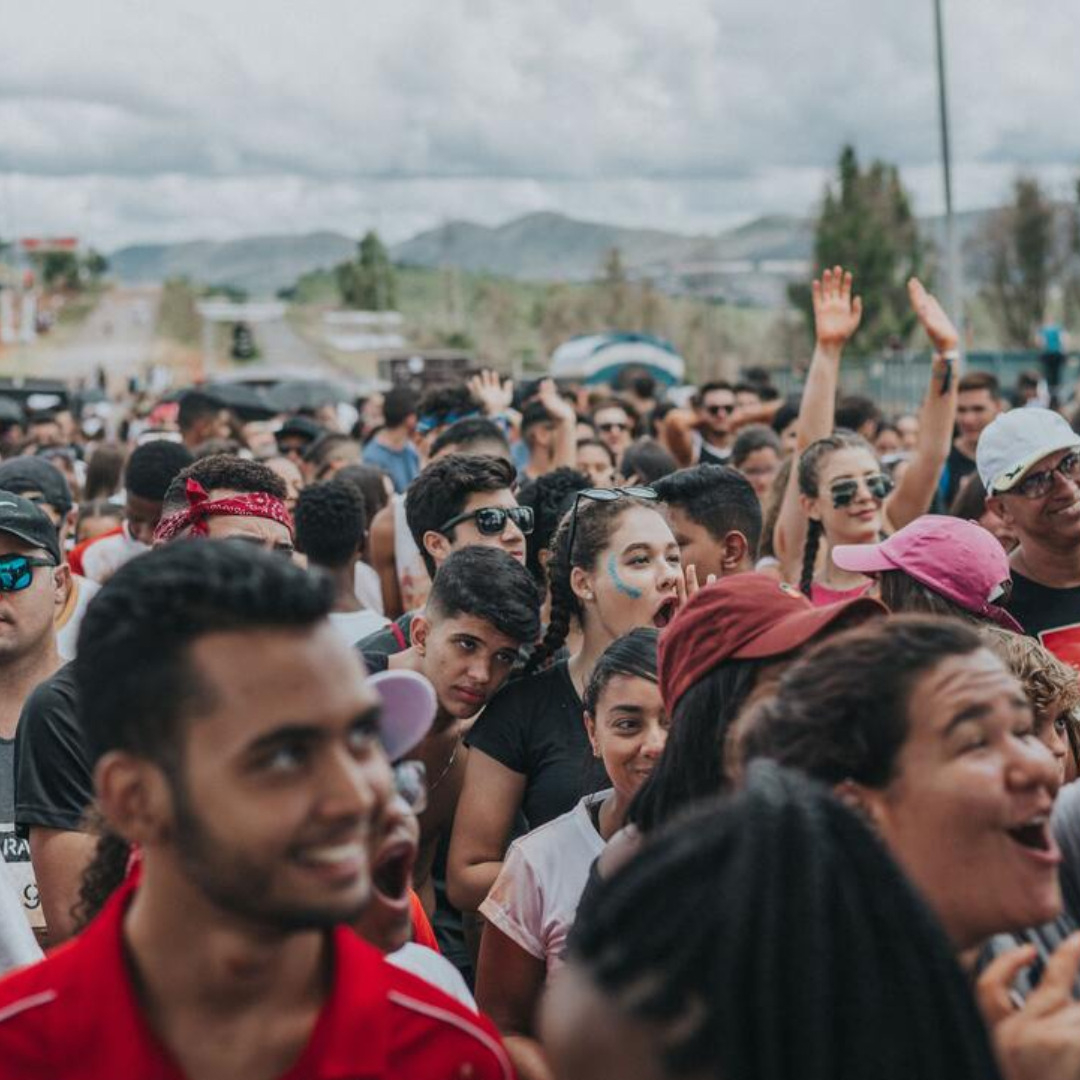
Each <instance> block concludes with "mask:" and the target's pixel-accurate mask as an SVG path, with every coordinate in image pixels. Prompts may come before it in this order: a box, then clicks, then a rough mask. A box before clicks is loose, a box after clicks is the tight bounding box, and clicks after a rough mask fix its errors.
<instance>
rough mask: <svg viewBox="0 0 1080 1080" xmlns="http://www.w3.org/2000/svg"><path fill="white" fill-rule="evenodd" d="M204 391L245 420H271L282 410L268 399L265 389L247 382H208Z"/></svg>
mask: <svg viewBox="0 0 1080 1080" xmlns="http://www.w3.org/2000/svg"><path fill="white" fill-rule="evenodd" d="M202 392H203V393H204V394H206V395H207V396H208V397H211V398H213V399H214V400H215V401H217V402H218V403H220V404H221V405H222V406H224V407H225V408H226V409H232V411H233V412H234V413H236V415H237V416H238V417H239V418H240V419H241V420H243V421H245V422H246V421H248V420H269V419H270V417H272V416H276V415H277V413H278V412H280V411H281V410H280V409H276V408H274V406H273V405H271V404H270V403H269V402H268V401H267V400H266V394H265V392H264V391H263V390H260V389H259V388H258V387H256V386H248V385H247V383H224V382H223V383H207V384H206V385H205V386H204V387H202Z"/></svg>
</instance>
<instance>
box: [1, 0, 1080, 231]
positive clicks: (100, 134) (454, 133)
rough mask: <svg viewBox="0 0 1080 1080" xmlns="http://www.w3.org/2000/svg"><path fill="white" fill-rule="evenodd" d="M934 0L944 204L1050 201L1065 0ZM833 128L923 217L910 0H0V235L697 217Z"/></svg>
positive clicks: (805, 168)
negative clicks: (944, 129) (948, 165)
mask: <svg viewBox="0 0 1080 1080" xmlns="http://www.w3.org/2000/svg"><path fill="white" fill-rule="evenodd" d="M943 3H944V6H945V9H946V31H947V37H948V44H949V63H950V71H949V78H950V93H951V112H952V119H953V126H954V143H955V150H954V155H955V162H956V170H957V171H956V179H955V188H956V196H957V202H958V205H959V206H960V207H961V208H967V207H972V208H973V207H980V206H987V205H993V204H994V203H996V202H998V201H1000V200H1001V199H1002V198H1003V196H1004V195H1005V193H1006V192H1007V190H1008V187H1009V184H1010V182H1011V180H1012V179H1013V178H1014V177H1015V175H1016V174H1017V172H1018V171H1020V170H1021V169H1024V170H1028V171H1034V172H1036V173H1038V174H1039V175H1040V176H1041V177H1042V178H1043V179H1044V180H1045V181H1046V182H1047V184H1048V185H1049V186H1051V188H1052V189H1053V190H1055V192H1057V193H1059V194H1061V195H1062V196H1064V195H1066V194H1067V193H1068V190H1069V185H1070V177H1072V176H1073V175H1075V174H1076V173H1077V172H1080V123H1077V121H1076V109H1077V105H1078V104H1080V63H1077V62H1076V45H1077V41H1078V38H1080V34H1078V29H1080V27H1078V18H1080V17H1078V15H1077V10H1076V3H1075V0H1041V2H1040V3H1038V4H1034V3H1016V2H1015V0H943ZM845 141H852V142H854V143H855V145H856V147H857V148H858V150H859V153H860V155H862V156H863V157H871V156H882V157H885V158H886V159H888V160H891V161H896V162H898V163H899V164H900V165H901V166H902V167H903V171H904V175H905V177H906V179H907V181H908V183H909V185H910V187H911V188H912V190H913V191H914V192H915V195H916V205H917V209H918V210H919V212H921V213H933V212H936V211H938V210H940V208H941V206H942V196H941V182H940V174H939V169H938V164H937V163H938V127H937V99H936V81H935V69H934V43H933V20H932V6H931V0H906V2H903V3H900V2H897V0H816V2H813V3H808V2H806V0H665V2H662V3H656V0H593V2H592V3H591V4H582V3H580V2H579V0H528V2H525V0H393V2H387V3H384V2H381V0H380V2H375V0H308V2H307V3H304V4H291V5H285V4H276V3H273V2H268V0H213V2H211V0H200V2H196V0H168V2H166V3H140V2H137V0H94V2H93V3H86V2H85V0H78V2H76V0H49V2H48V3H34V2H29V0H0V235H6V236H10V235H12V233H13V232H17V233H18V234H20V235H28V234H35V233H53V234H55V233H78V234H80V235H82V236H84V237H86V238H88V239H89V240H91V241H92V242H95V243H97V244H98V245H99V246H101V247H104V248H105V249H112V248H114V247H116V246H118V245H121V244H124V243H129V242H132V241H143V240H178V239H191V238H197V237H215V238H225V237H234V236H243V235H248V234H253V233H258V232H303V231H307V230H311V229H317V228H330V229H337V230H340V231H343V232H346V233H351V234H359V233H360V232H362V231H363V230H364V229H366V228H368V227H370V226H375V227H377V228H379V229H380V231H381V232H382V233H383V234H384V235H385V236H387V237H388V238H390V239H392V240H398V239H404V238H405V237H407V236H409V235H411V234H413V233H414V232H416V231H418V230H420V229H423V228H427V227H430V226H433V225H437V224H439V223H440V222H441V221H444V220H446V219H449V218H468V219H471V220H475V221H481V222H485V223H489V224H496V223H498V222H501V221H504V220H507V219H508V218H511V217H513V216H515V215H518V214H522V213H527V212H529V211H533V210H542V209H543V210H547V209H553V210H560V211H563V212H566V213H570V214H573V215H576V216H580V217H586V218H591V219H599V220H606V221H615V222H620V223H625V224H634V225H652V226H656V227H660V228H667V229H677V230H682V231H687V232H715V231H718V230H720V229H722V228H725V227H728V226H730V225H732V224H737V223H739V222H741V221H745V220H748V219H750V218H752V217H754V216H756V215H758V214H761V213H770V212H789V213H805V212H808V211H809V210H811V209H812V207H813V205H814V203H815V201H816V200H817V199H818V198H819V197H820V194H821V190H822V184H823V182H824V178H825V177H826V175H827V173H828V169H829V166H830V165H831V163H832V162H833V161H834V160H835V158H836V154H837V152H838V149H839V147H840V146H841V144H842V143H843V142H845Z"/></svg>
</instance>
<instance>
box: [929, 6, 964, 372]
mask: <svg viewBox="0 0 1080 1080" xmlns="http://www.w3.org/2000/svg"><path fill="white" fill-rule="evenodd" d="M941 3H942V0H934V37H935V41H936V43H937V76H938V117H939V121H940V124H941V169H942V175H943V178H944V181H945V274H946V294H945V296H946V304H947V306H948V310H949V314H950V315H951V316H952V319H953V321H954V322H955V323H956V328H957V329H958V330H959V331H960V355H961V358H962V357H963V353H964V302H963V291H962V287H961V280H960V249H959V243H958V239H957V235H956V220H955V219H954V217H953V198H952V152H951V149H950V146H949V100H948V94H947V92H946V87H945V30H944V26H943V23H942V18H941Z"/></svg>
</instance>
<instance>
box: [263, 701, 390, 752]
mask: <svg viewBox="0 0 1080 1080" xmlns="http://www.w3.org/2000/svg"><path fill="white" fill-rule="evenodd" d="M381 715H382V710H381V709H380V708H379V706H378V705H373V706H371V708H370V709H365V710H364V711H363V712H360V713H357V714H356V715H355V716H354V717H353V718H352V720H350V721H349V724H348V728H349V730H352V729H353V728H357V727H363V728H367V729H368V730H369V732H370V733H371V734H372V735H377V734H378V733H379V720H380V718H381ZM329 734H330V733H329V732H328V731H327V730H326V728H325V727H323V726H322V725H321V724H304V723H299V722H298V723H291V724H282V726H281V727H277V728H274V730H273V731H268V732H267V733H266V734H265V735H260V736H259V738H257V739H256V740H255V741H254V742H253V743H251V745H250V746H248V748H247V751H246V753H248V754H260V753H262V752H263V751H265V750H272V749H274V748H276V747H278V746H281V745H283V744H284V743H298V742H299V743H309V744H310V743H316V742H321V741H322V740H324V739H326V738H327V737H328V735H329Z"/></svg>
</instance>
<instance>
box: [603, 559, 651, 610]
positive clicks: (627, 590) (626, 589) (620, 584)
mask: <svg viewBox="0 0 1080 1080" xmlns="http://www.w3.org/2000/svg"><path fill="white" fill-rule="evenodd" d="M607 572H608V577H609V578H611V581H612V583H613V584H614V586H615V588H616V589H618V590H619V592H621V593H622V594H623V596H628V597H630V599H631V600H640V599H641V598H642V597H643V596H644V595H645V594H644V593H643V592H642V591H641V589H635V588H634V586H633V585H627V584H626V582H625V581H623V579H622V578H621V577H619V567H618V565H617V564H616V562H615V553H614V552H612V553H611V554H610V555H609V556H608V559H607Z"/></svg>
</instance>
